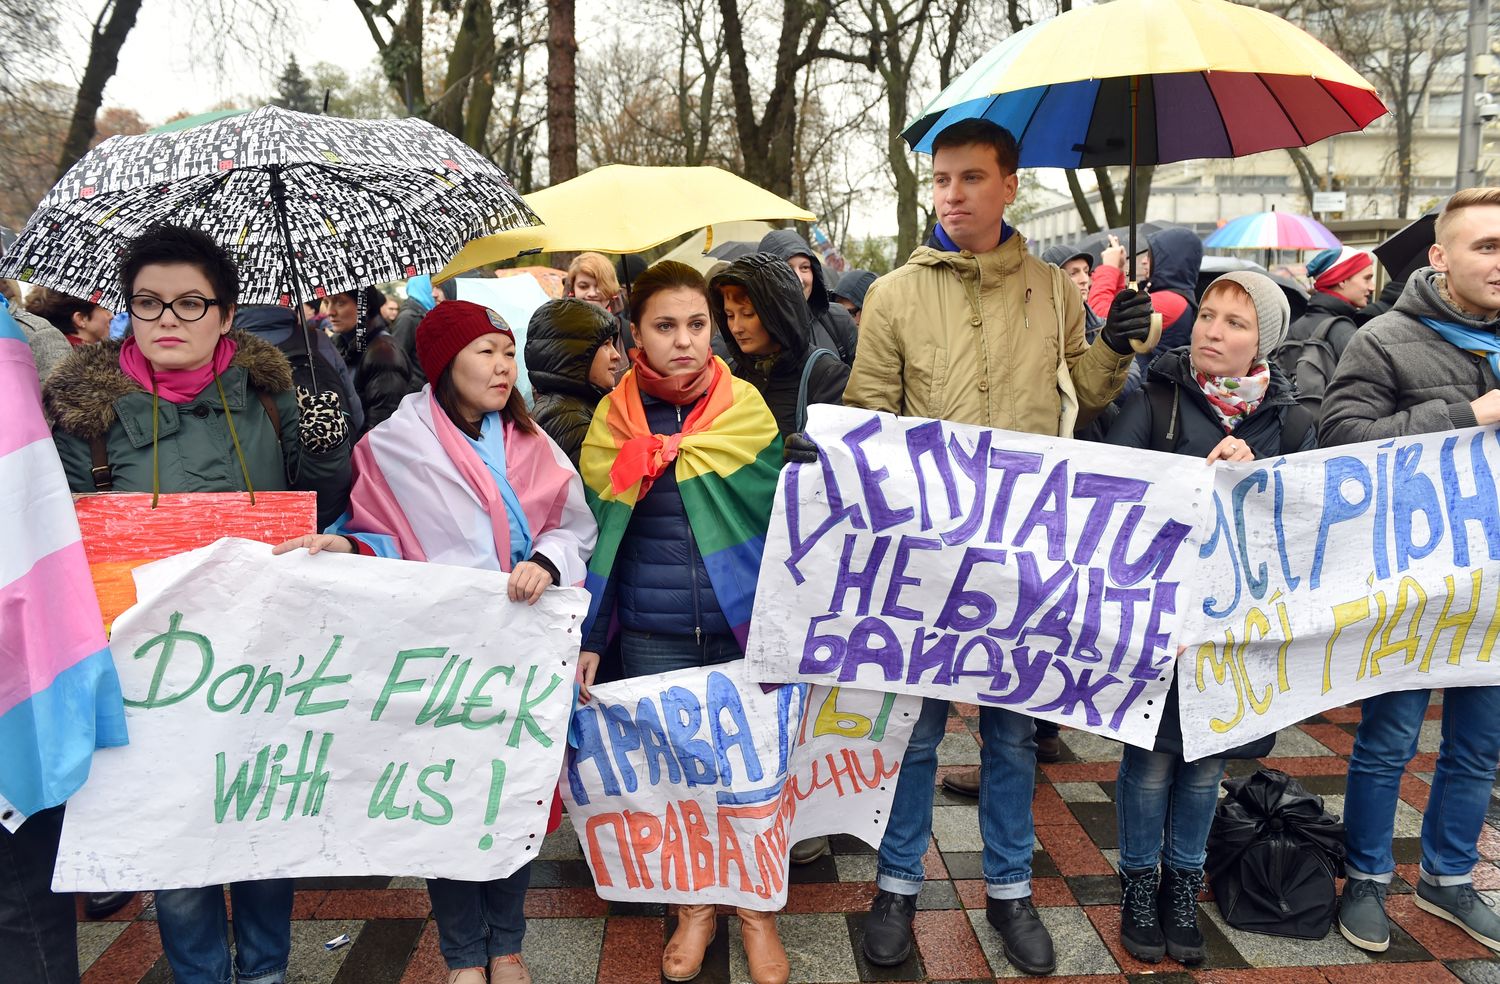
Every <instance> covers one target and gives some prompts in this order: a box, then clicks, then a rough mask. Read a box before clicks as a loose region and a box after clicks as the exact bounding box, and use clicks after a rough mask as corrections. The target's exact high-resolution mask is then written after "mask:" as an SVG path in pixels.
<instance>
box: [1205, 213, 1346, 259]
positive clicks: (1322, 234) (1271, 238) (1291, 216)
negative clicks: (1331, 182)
mask: <svg viewBox="0 0 1500 984" xmlns="http://www.w3.org/2000/svg"><path fill="white" fill-rule="evenodd" d="M1203 245H1205V246H1208V247H1210V248H1212V249H1338V248H1339V247H1340V246H1341V245H1343V244H1342V243H1340V242H1339V237H1337V236H1335V235H1334V234H1333V233H1331V232H1329V231H1328V230H1327V229H1326V228H1325V227H1324V226H1323V224H1322V223H1321V222H1319V221H1318V220H1317V219H1314V218H1312V217H1311V216H1307V215H1298V214H1297V213H1296V212H1278V211H1276V210H1275V209H1272V210H1271V211H1269V212H1257V213H1256V214H1255V215H1242V216H1240V217H1239V218H1237V219H1235V220H1234V221H1233V222H1226V223H1225V224H1224V225H1222V226H1220V227H1219V228H1217V229H1215V230H1214V231H1213V233H1212V234H1210V235H1209V237H1208V238H1207V239H1205V240H1203Z"/></svg>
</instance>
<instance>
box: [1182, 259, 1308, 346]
mask: <svg viewBox="0 0 1500 984" xmlns="http://www.w3.org/2000/svg"><path fill="white" fill-rule="evenodd" d="M1225 280H1232V281H1234V282H1235V283H1236V284H1239V285H1240V286H1241V287H1243V288H1244V289H1245V293H1247V294H1249V295H1250V303H1251V304H1253V305H1254V306H1255V321H1256V324H1257V326H1258V327H1259V328H1260V345H1259V347H1258V348H1257V349H1256V351H1255V355H1256V357H1257V358H1262V359H1264V358H1268V357H1269V356H1270V355H1271V353H1272V352H1275V351H1276V350H1277V349H1279V348H1280V347H1281V343H1282V342H1284V341H1286V333H1287V330H1288V329H1290V328H1291V326H1292V307H1291V305H1290V304H1288V303H1287V300H1286V294H1284V293H1282V290H1281V288H1280V287H1278V286H1276V281H1274V280H1272V279H1271V278H1270V277H1268V276H1266V275H1265V274H1263V273H1256V272H1255V271H1254V270H1234V271H1231V272H1229V273H1226V274H1224V275H1223V276H1222V277H1219V278H1218V280H1215V281H1214V282H1213V283H1211V284H1209V285H1208V290H1206V291H1204V292H1203V296H1204V297H1207V296H1208V295H1209V294H1211V293H1213V289H1214V288H1215V287H1217V286H1218V285H1219V284H1220V283H1221V282H1223V281H1225Z"/></svg>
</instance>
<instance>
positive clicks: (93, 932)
mask: <svg viewBox="0 0 1500 984" xmlns="http://www.w3.org/2000/svg"><path fill="white" fill-rule="evenodd" d="M1440 713H1441V707H1440V706H1438V705H1437V704H1436V703H1434V705H1433V706H1432V707H1431V708H1429V711H1428V718H1429V725H1428V726H1426V727H1424V728H1423V732H1422V738H1421V741H1420V742H1419V746H1418V754H1417V757H1416V759H1415V760H1414V761H1413V763H1412V766H1411V769H1410V771H1409V773H1408V776H1407V778H1406V780H1405V781H1404V782H1403V783H1402V794H1401V795H1402V804H1401V808H1400V810H1399V812H1398V813H1397V816H1396V857H1397V860H1398V862H1399V863H1398V869H1397V874H1398V876H1399V877H1398V878H1397V880H1396V882H1395V884H1394V885H1393V887H1392V895H1391V898H1390V903H1389V907H1388V908H1389V912H1390V915H1391V918H1392V921H1393V926H1392V940H1391V948H1390V950H1389V951H1388V952H1387V953H1384V954H1379V955H1375V954H1367V953H1365V952H1364V951H1362V950H1358V949H1356V948H1355V947H1353V946H1351V945H1350V944H1348V943H1347V942H1345V940H1344V938H1343V937H1342V936H1340V935H1339V933H1338V931H1337V930H1336V929H1335V930H1334V931H1333V932H1331V933H1330V934H1329V935H1328V936H1327V937H1325V938H1324V939H1322V940H1291V939H1282V938H1278V937H1272V936H1261V935H1256V934H1254V933H1246V932H1241V931H1239V930H1236V929H1232V928H1230V927H1229V926H1227V925H1226V924H1225V923H1224V921H1223V919H1222V918H1221V917H1220V915H1219V912H1218V909H1217V907H1216V906H1215V904H1214V903H1213V902H1212V901H1211V900H1208V899H1206V898H1205V900H1204V901H1203V902H1202V903H1201V908H1202V910H1203V913H1204V916H1205V918H1204V919H1203V923H1204V929H1205V935H1206V937H1207V939H1208V944H1209V947H1208V949H1209V957H1208V962H1207V964H1206V965H1205V966H1203V967H1200V968H1198V969H1196V970H1191V971H1189V970H1188V969H1187V968H1184V967H1181V966H1179V965H1178V964H1175V963H1173V962H1172V961H1171V960H1165V961H1163V962H1162V963H1159V964H1156V965H1155V966H1151V965H1147V964H1142V963H1138V962H1137V961H1135V960H1133V959H1131V958H1130V957H1129V955H1127V954H1126V953H1125V952H1124V950H1123V949H1122V948H1121V947H1120V944H1119V938H1118V933H1119V910H1118V902H1119V888H1118V885H1117V883H1116V880H1115V877H1114V865H1115V864H1116V863H1117V859H1118V855H1119V852H1118V841H1117V833H1116V826H1115V814H1114V809H1115V807H1114V796H1115V781H1114V780H1115V768H1116V766H1115V763H1116V762H1117V761H1118V759H1119V757H1120V746H1119V745H1117V744H1115V743H1113V742H1110V741H1107V740H1105V739H1103V738H1099V737H1096V736H1093V735H1088V734H1083V733H1081V732H1076V731H1069V730H1064V731H1063V733H1062V742H1063V746H1064V752H1063V759H1062V761H1061V762H1057V763H1054V764H1047V765H1042V766H1041V767H1039V769H1038V771H1037V785H1036V794H1035V800H1034V812H1035V816H1036V824H1037V826H1036V833H1037V854H1036V856H1035V859H1034V863H1033V870H1034V874H1035V882H1034V886H1035V897H1036V901H1037V905H1038V906H1039V907H1040V910H1041V914H1042V918H1043V920H1044V921H1045V922H1046V924H1047V925H1048V927H1049V928H1050V929H1051V931H1052V934H1053V938H1054V939H1055V940H1056V943H1057V950H1058V969H1057V974H1056V976H1055V977H1053V978H1052V980H1053V981H1055V982H1057V984H1388V982H1389V984H1396V982H1399V984H1442V982H1449V984H1456V982H1458V981H1463V982H1465V984H1500V959H1497V957H1496V955H1495V954H1493V953H1492V952H1491V951H1489V950H1488V949H1486V948H1485V947H1484V946H1481V945H1480V944H1479V943H1477V942H1475V941H1473V940H1472V939H1470V938H1469V937H1468V936H1466V935H1464V934H1463V933H1462V932H1460V931H1459V930H1458V929H1456V928H1455V927H1453V926H1451V925H1449V924H1448V923H1445V922H1442V921H1441V920H1438V919H1436V918H1435V917H1433V916H1431V915H1428V914H1427V913H1425V912H1422V911H1420V910H1419V909H1417V908H1416V906H1415V905H1414V904H1413V901H1412V894H1411V892H1412V889H1411V883H1412V881H1413V880H1414V879H1415V878H1416V872H1417V864H1416V862H1417V860H1418V856H1419V844H1418V836H1419V834H1420V826H1421V811H1422V809H1423V807H1424V806H1425V804H1426V801H1427V792H1428V784H1429V782H1430V780H1431V772H1432V768H1433V762H1434V759H1435V757H1436V755H1435V753H1436V751H1437V742H1438V739H1439V734H1438V729H1437V724H1436V719H1437V718H1438V717H1439V715H1440ZM1358 721H1359V709H1358V707H1357V706H1353V707H1343V708H1336V709H1334V710H1331V711H1328V712H1327V713H1325V714H1322V715H1319V716H1317V717H1314V718H1312V719H1310V720H1308V721H1305V722H1303V723H1302V724H1301V725H1298V726H1297V727H1294V728H1288V729H1286V730H1285V731H1283V732H1282V733H1281V735H1280V737H1279V739H1278V742H1277V748H1276V751H1275V753H1274V754H1273V755H1272V756H1271V757H1270V758H1267V759H1265V760H1264V763H1265V764H1266V765H1269V766H1273V767H1276V768H1281V769H1283V770H1284V771H1286V772H1289V773H1290V774H1292V775H1293V776H1296V777H1297V778H1298V779H1300V780H1301V781H1302V782H1303V783H1304V784H1305V785H1306V786H1307V787H1308V788H1309V789H1310V790H1311V791H1312V792H1315V793H1318V794H1320V795H1322V796H1324V797H1326V800H1327V803H1328V806H1329V809H1331V810H1332V811H1334V812H1339V811H1340V810H1342V808H1343V794H1344V773H1345V769H1346V767H1347V760H1346V758H1345V756H1347V755H1348V753H1349V749H1350V747H1351V744H1352V741H1353V735H1354V729H1355V726H1356V724H1357V723H1358ZM978 727H979V720H978V711H977V710H976V709H975V708H973V707H970V706H967V705H961V704H955V705H953V711H952V715H951V717H950V719H949V734H948V735H947V736H945V738H944V740H943V743H942V746H941V747H940V749H939V756H940V758H939V761H940V763H941V765H940V767H939V770H938V778H939V782H941V778H942V776H943V775H944V774H946V773H947V772H949V771H953V770H961V769H964V768H966V767H967V765H968V764H970V763H977V762H978V760H979V758H978V755H979V746H978V743H977V741H976V740H975V735H976V734H977V731H978ZM1255 766H1256V764H1255V763H1253V762H1236V763H1232V765H1231V768H1230V772H1231V774H1233V775H1242V774H1245V773H1247V772H1249V771H1252V770H1253V769H1254V768H1255ZM935 802H936V813H935V817H934V823H933V832H934V840H933V844H932V845H931V848H930V849H929V851H928V854H927V860H926V866H927V870H928V879H929V880H928V882H927V884H926V885H925V886H924V888H923V891H922V894H921V896H920V897H919V898H918V901H917V906H918V912H917V918H916V935H917V949H916V952H914V953H913V955H912V957H911V958H910V959H909V960H908V961H907V962H906V963H905V964H904V965H902V966H900V967H896V968H878V967H873V966H871V965H870V964H869V963H867V962H866V961H865V959H864V957H863V956H862V954H861V953H860V939H861V929H860V916H861V914H862V913H863V912H864V911H865V909H866V908H867V907H868V905H869V901H870V898H871V897H872V896H873V895H874V891H875V886H874V884H873V880H874V877H875V857H874V853H875V852H874V851H873V850H872V849H871V848H869V847H867V846H865V845H864V844H862V843H861V842H859V841H858V840H856V839H855V838H853V837H835V838H833V849H834V852H833V856H832V857H827V858H823V859H820V860H818V861H817V862H814V863H813V864H810V865H806V866H804V867H801V868H796V869H794V870H793V874H792V881H793V885H792V887H791V891H790V893H789V896H788V900H787V908H786V911H785V912H784V913H783V914H782V915H781V916H780V917H779V923H780V927H781V934H782V938H783V940H784V941H785V944H786V947H787V951H788V953H789V954H790V957H791V964H792V980H793V981H795V982H814V981H816V982H827V984H854V982H865V981H896V982H907V984H914V982H919V981H921V982H934V984H971V982H974V981H995V980H1006V979H1010V978H1013V977H1016V976H1019V975H1018V973H1017V971H1015V969H1014V968H1012V967H1011V966H1010V965H1009V963H1008V962H1007V961H1006V959H1005V956H1004V953H1003V951H1002V948H1001V945H1000V939H999V936H998V935H997V934H996V933H995V932H994V930H993V929H991V928H990V926H989V923H987V922H986V921H985V914H984V882H983V877H982V872H981V869H980V851H981V850H982V848H983V844H982V843H981V841H980V839H979V832H978V824H977V812H978V807H977V804H976V803H975V801H973V800H969V799H964V798H963V797H960V796H956V795H954V794H952V793H949V792H947V791H945V790H943V789H942V787H941V786H939V788H938V792H937V794H936V801H935ZM1479 852H1480V856H1481V858H1482V860H1481V861H1480V865H1479V868H1478V869H1476V871H1475V884H1476V886H1477V887H1478V888H1480V889H1481V890H1485V891H1486V894H1488V895H1492V896H1500V891H1497V890H1500V866H1497V862H1500V798H1496V799H1495V800H1493V801H1492V807H1491V810H1490V816H1489V820H1488V823H1487V825H1486V827H1485V830H1484V833H1483V834H1482V835H1481V837H1480V841H1479ZM534 865H535V867H534V870H533V876H532V889H531V891H530V893H529V894H528V895H527V900H526V909H527V916H528V923H527V934H526V944H525V956H526V959H527V963H528V965H529V966H530V968H531V973H532V977H533V979H534V980H535V981H536V982H537V984H586V982H598V984H656V982H658V981H660V980H662V978H661V969H660V967H661V964H660V961H661V951H662V947H663V944H664V942H665V940H666V937H667V936H668V935H669V933H670V931H671V929H672V926H673V923H674V917H673V916H672V914H671V912H670V911H669V908H668V907H667V906H662V905H652V904H634V905H624V904H620V903H608V902H604V901H602V900H600V899H599V898H598V897H597V896H596V895H595V894H594V892H593V890H592V888H591V882H590V880H589V874H588V869H587V867H586V866H585V865H584V863H583V860H582V855H581V853H580V852H579V849H578V842H577V839H576V838H575V837H574V835H573V832H572V830H571V828H570V827H569V826H568V825H567V822H566V821H564V824H563V827H562V828H561V829H559V830H558V831H557V832H555V833H554V834H552V835H551V836H550V837H548V838H547V842H546V844H545V845H544V847H543V849H542V851H541V853H540V854H539V856H538V859H537V861H535V862H534ZM293 917H294V922H293V931H292V940H293V950H292V961H291V970H290V972H289V977H288V980H289V981H290V982H291V984H442V982H445V981H446V980H447V974H446V971H445V968H444V967H443V963H442V958H441V956H440V955H439V953H438V947H437V929H436V926H435V925H434V924H433V922H432V919H431V912H430V907H429V905H428V900H427V892H426V889H425V888H424V887H423V882H422V881H421V880H420V879H415V878H345V879H339V878H323V879H304V880H302V881H300V882H299V883H298V886H297V898H296V905H295V908H294V911H293ZM344 933H347V934H348V935H349V937H350V938H351V940H352V942H351V943H350V944H349V945H347V946H343V947H340V948H339V949H336V950H332V951H330V950H327V949H325V948H324V946H323V943H324V941H326V940H330V939H333V938H334V937H337V936H339V935H340V934H344ZM78 952H79V956H80V959H81V963H82V966H83V968H84V976H83V981H84V984H167V982H169V981H171V979H172V974H171V971H170V970H169V969H168V968H167V964H166V961H165V959H163V957H162V955H161V945H160V938H159V937H158V935H157V931H156V922H155V912H154V910H153V909H152V907H151V905H150V897H149V895H143V896H140V897H138V898H137V899H136V900H135V901H134V902H133V903H132V904H131V905H130V906H128V907H127V908H126V909H125V910H123V911H122V912H120V913H118V914H117V915H115V916H114V917H112V918H110V919H109V920H106V921H103V922H80V924H79V933H78ZM748 979H749V973H748V969H747V967H746V964H745V956H744V949H743V948H742V946H741V945H740V940H739V929H738V920H737V919H736V918H735V917H734V915H733V914H732V910H728V909H721V910H720V915H719V931H718V935H717V937H716V939H715V941H714V943H713V945H712V946H711V947H710V948H709V952H708V958H707V960H706V961H705V964H704V969H703V972H702V974H701V975H700V976H699V977H698V978H697V980H698V982H700V984H730V982H734V984H739V982H742V981H748ZM4 980H5V970H4V968H0V982H3V981H4Z"/></svg>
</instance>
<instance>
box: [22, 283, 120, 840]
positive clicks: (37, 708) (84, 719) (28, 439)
mask: <svg viewBox="0 0 1500 984" xmlns="http://www.w3.org/2000/svg"><path fill="white" fill-rule="evenodd" d="M0 544H3V547H0V799H4V800H5V801H6V802H7V803H9V804H10V806H11V807H14V809H15V810H18V811H20V813H22V814H27V815H29V814H32V813H36V812H38V811H39V810H44V809H46V808H48V807H51V806H56V805H57V804H59V803H62V802H63V801H65V800H66V799H67V798H68V797H69V796H71V795H73V793H75V792H77V791H78V788H79V787H80V786H82V785H83V781H84V780H85V779H87V778H88V775H89V764H90V762H91V760H92V759H93V755H94V749H95V748H96V747H98V748H106V747H110V746H113V745H123V744H125V742H126V737H125V706H124V704H123V702H122V701H121V697H120V680H119V677H118V676H116V675H115V664H114V662H113V661H112V660H111V658H110V654H109V645H108V643H107V642H106V641H105V638H104V619H103V618H102V617H101V616H100V614H99V600H98V598H97V597H95V595H94V583H93V581H92V580H90V578H89V564H88V559H87V558H86V557H85V556H84V553H83V541H82V539H81V534H80V533H79V532H78V517H77V516H75V515H74V513H73V498H72V496H71V495H70V494H69V493H68V482H67V479H66V478H65V477H64V476H63V469H62V463H61V462H60V461H59V460H58V458H57V449H56V448H55V447H53V445H52V435H51V434H50V433H49V432H48V430H47V424H46V422H45V421H44V420H43V419H42V398H41V392H40V390H39V388H38V386H37V379H36V365H35V363H33V362H32V359H31V348H30V346H28V345H27V342H26V336H25V335H23V334H22V333H21V329H20V327H19V326H18V325H17V324H16V322H15V320H14V319H13V318H12V317H11V316H10V313H9V312H8V311H6V310H5V309H4V308H3V307H0ZM4 812H5V810H4V809H0V814H3V813H4Z"/></svg>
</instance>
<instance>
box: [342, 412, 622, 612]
mask: <svg viewBox="0 0 1500 984" xmlns="http://www.w3.org/2000/svg"><path fill="white" fill-rule="evenodd" d="M504 427H505V434H504V437H505V476H506V478H507V480H508V481H509V483H510V486H511V488H512V489H514V490H515V494H516V498H517V499H519V500H520V505H521V511H522V512H523V513H525V515H526V525H527V526H528V527H530V530H531V539H532V552H533V553H539V554H541V555H542V556H544V557H546V558H547V559H548V560H550V561H552V564H553V566H554V567H556V568H557V572H558V579H559V581H560V582H561V583H562V584H563V585H565V586H566V585H577V584H581V583H583V575H584V564H585V563H587V562H588V556H589V551H590V550H592V549H593V546H594V537H595V535H596V528H595V526H594V517H593V515H592V514H591V513H590V512H589V507H588V504H587V503H586V502H585V500H584V495H583V483H582V482H580V481H579V479H578V473H577V472H576V471H574V470H573V465H572V463H571V462H569V461H568V457H567V455H565V454H563V452H562V449H561V448H559V447H558V446H557V445H556V444H555V443H553V441H552V439H551V438H550V437H548V436H547V435H546V434H545V433H544V432H543V431H542V429H541V428H540V427H538V428H537V429H536V431H535V433H531V434H527V433H525V432H524V431H521V430H519V429H518V428H516V427H515V426H514V425H512V424H510V423H509V422H507V423H505V425H504ZM329 532H330V533H340V534H344V535H347V536H350V537H353V538H354V539H356V540H358V541H359V542H360V543H361V544H362V545H363V546H364V547H365V548H367V549H368V551H369V552H370V553H374V554H377V555H379V556H381V557H393V558H396V559H398V560H421V561H429V562H431V563H434V564H452V565H455V566H459V567H474V568H479V569H480V570H490V571H509V570H510V556H511V550H510V525H509V523H508V522H507V520H506V513H505V503H504V502H503V500H502V497H501V493H500V490H499V488H498V487H497V486H496V483H495V479H494V477H493V476H492V475H491V474H490V470H489V467H488V466H487V465H486V464H485V462H484V460H483V459H481V458H480V456H479V452H477V451H476V450H475V449H474V446H473V445H472V444H470V443H469V441H468V440H467V439H466V438H465V437H464V435H463V432H462V431H460V430H459V429H458V428H457V427H455V426H454V425H453V421H451V420H449V419H448V415H447V413H445V412H444V411H443V409H442V407H441V406H439V405H438V404H437V401H436V400H434V399H433V397H432V387H431V385H428V386H424V387H423V388H422V390H421V391H420V392H417V393H413V394H411V395H410V396H408V397H406V399H404V400H402V401H401V406H400V407H398V408H397V409H396V412H395V413H393V414H392V415H391V416H390V418H389V419H388V420H386V421H384V422H383V423H381V424H380V425H379V426H377V427H376V428H375V429H374V430H372V431H370V433H368V434H366V435H365V436H364V437H363V438H361V439H360V442H359V444H357V445H355V448H354V487H353V489H351V490H350V493H349V511H348V512H346V513H345V514H344V515H343V517H342V518H340V520H339V521H338V522H337V523H336V524H334V525H333V526H331V527H329Z"/></svg>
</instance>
